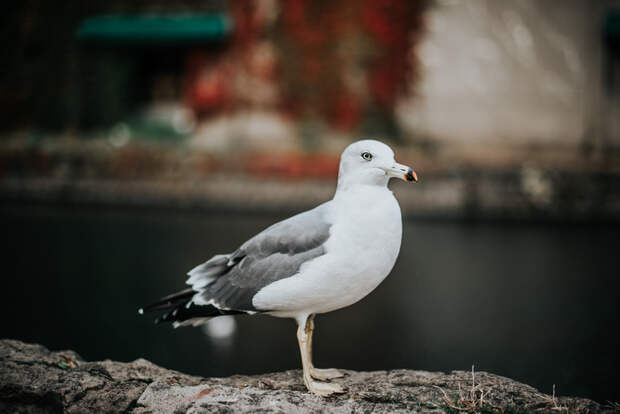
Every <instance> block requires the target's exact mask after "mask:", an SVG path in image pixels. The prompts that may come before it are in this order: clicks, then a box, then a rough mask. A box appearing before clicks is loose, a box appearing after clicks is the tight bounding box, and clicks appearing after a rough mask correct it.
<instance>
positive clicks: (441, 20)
mask: <svg viewBox="0 0 620 414" xmlns="http://www.w3.org/2000/svg"><path fill="white" fill-rule="evenodd" d="M619 4H620V2H618V1H598V2H597V1H582V0H567V1H561V2H558V1H539V0H520V1H512V0H506V1H498V0H442V1H437V2H436V4H435V6H434V7H432V8H431V9H429V10H428V12H427V16H426V25H427V30H428V31H427V34H426V36H425V38H424V39H423V40H422V43H421V45H420V46H419V47H418V49H417V50H416V51H415V53H416V55H415V56H412V58H417V59H419V60H420V62H421V67H422V69H421V71H422V78H421V80H420V81H419V82H418V83H417V84H416V85H417V86H416V88H415V89H414V90H412V91H410V95H409V97H407V98H406V99H403V100H402V101H401V102H400V105H399V107H398V114H399V119H400V123H401V125H403V127H404V129H405V130H406V131H407V133H408V134H409V136H410V138H411V139H412V140H416V139H417V140H419V139H430V140H431V141H434V142H440V143H445V144H462V145H491V146H504V147H505V146H522V147H523V146H534V145H535V146H554V147H569V148H578V147H581V146H582V144H584V143H588V142H591V143H592V144H593V145H595V146H597V145H598V146H600V145H601V142H607V143H611V145H612V146H616V147H618V146H620V137H618V136H617V134H616V133H615V132H613V131H610V130H609V126H608V124H609V122H608V121H609V120H608V119H607V118H606V117H609V116H610V115H605V113H613V108H612V110H611V111H608V109H609V108H608V107H609V106H610V105H612V106H613V105H614V104H613V102H610V101H608V100H607V99H606V98H605V96H604V94H603V88H604V85H603V82H602V79H601V61H602V53H603V42H602V40H601V16H602V14H603V12H604V11H605V10H607V9H609V8H611V7H612V6H614V5H616V6H617V5H619ZM615 105H616V106H617V102H616V103H615ZM603 109H605V110H604V111H603ZM616 112H617V110H616ZM610 135H612V136H610Z"/></svg>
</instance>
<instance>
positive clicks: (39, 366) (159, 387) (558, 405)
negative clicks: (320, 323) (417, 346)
mask: <svg viewBox="0 0 620 414" xmlns="http://www.w3.org/2000/svg"><path fill="white" fill-rule="evenodd" d="M346 373H347V376H346V377H345V378H343V379H342V380H340V381H339V382H340V383H341V384H342V385H344V386H345V387H346V388H347V389H348V392H347V393H346V394H344V395H340V396H335V397H330V398H319V397H316V396H314V395H311V394H309V393H308V392H307V391H306V389H305V387H304V385H303V383H302V381H301V373H300V372H299V371H286V372H278V373H272V374H264V375H256V376H243V375H235V376H232V377H229V378H200V377H193V376H190V375H185V374H182V373H180V372H176V371H172V370H168V369H165V368H161V367H158V366H157V365H154V364H152V363H150V362H149V361H146V360H144V359H138V360H136V361H133V362H129V363H123V362H114V361H109V360H106V361H100V362H86V361H84V360H83V359H82V358H81V357H80V356H79V355H78V354H76V353H75V352H73V351H59V352H52V351H49V350H48V349H47V348H45V347H44V346H42V345H34V344H26V343H23V342H20V341H15V340H1V341H0V412H3V413H4V412H7V413H8V412H11V413H63V412H67V413H94V412H101V413H103V412H106V413H128V412H131V413H202V412H208V413H229V412H240V413H245V412H247V413H256V412H262V413H267V412H279V413H280V412H286V413H288V412H295V413H306V412H308V413H310V412H312V413H321V412H330V413H352V412H356V413H357V412H364V413H370V412H372V413H400V412H408V413H412V412H413V413H443V412H448V413H459V412H463V413H492V412H498V413H529V412H539V413H540V412H554V413H558V412H567V413H568V412H570V413H606V412H608V413H611V412H617V410H618V409H619V408H620V407H618V406H602V405H600V404H598V403H596V402H594V401H591V400H587V399H583V398H568V397H555V396H551V395H546V394H543V393H541V392H539V391H537V390H536V389H534V388H532V387H530V386H528V385H525V384H521V383H519V382H516V381H513V380H510V379H508V378H504V377H500V376H497V375H493V374H489V373H486V372H464V371H453V372H451V373H449V374H446V373H441V372H426V371H411V370H393V371H376V372H354V371H346Z"/></svg>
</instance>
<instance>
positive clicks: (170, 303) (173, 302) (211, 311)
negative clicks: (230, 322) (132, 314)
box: [138, 288, 247, 328]
mask: <svg viewBox="0 0 620 414" xmlns="http://www.w3.org/2000/svg"><path fill="white" fill-rule="evenodd" d="M195 294H196V291H195V290H193V289H191V288H190V289H185V290H182V291H180V292H177V293H175V294H172V295H169V296H165V297H163V298H161V299H160V300H158V301H157V302H154V303H151V304H150V305H148V306H145V307H143V308H140V309H138V313H140V314H144V313H145V312H153V311H165V312H164V313H163V314H161V315H160V316H158V317H157V318H156V319H155V323H156V324H159V323H162V322H172V323H173V324H174V327H175V328H176V327H178V326H189V325H193V326H196V325H199V324H201V323H204V322H206V321H207V320H209V319H210V318H214V317H216V316H222V315H237V314H241V313H247V312H241V311H235V310H222V309H218V308H216V307H215V306H213V305H196V304H194V303H191V302H190V301H191V299H192V297H193V296H194V295H195Z"/></svg>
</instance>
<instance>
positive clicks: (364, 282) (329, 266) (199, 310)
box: [139, 140, 418, 396]
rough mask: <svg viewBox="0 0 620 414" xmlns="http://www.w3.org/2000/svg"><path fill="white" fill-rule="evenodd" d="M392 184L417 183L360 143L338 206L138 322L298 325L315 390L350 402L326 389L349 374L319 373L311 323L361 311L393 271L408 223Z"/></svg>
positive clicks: (209, 274)
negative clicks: (347, 310)
mask: <svg viewBox="0 0 620 414" xmlns="http://www.w3.org/2000/svg"><path fill="white" fill-rule="evenodd" d="M390 178H400V179H402V180H405V181H417V180H418V177H417V175H416V173H415V172H414V171H413V170H412V169H411V168H409V167H408V166H405V165H402V164H399V163H397V162H396V161H394V152H393V151H392V150H391V149H390V147H388V146H387V145H385V144H383V143H382V142H379V141H375V140H363V141H357V142H354V143H353V144H351V145H349V146H348V147H347V148H346V149H345V150H344V152H343V153H342V156H341V159H340V169H339V172H338V186H337V188H336V194H335V195H334V198H333V199H332V200H330V201H327V202H325V203H323V204H321V205H319V206H318V207H316V208H314V209H312V210H309V211H306V212H303V213H300V214H297V215H295V216H293V217H291V218H288V219H286V220H283V221H281V222H279V223H276V224H274V225H272V226H270V227H268V228H267V229H265V230H263V231H262V232H260V233H258V234H257V235H256V236H254V237H252V238H251V239H250V240H248V241H246V242H245V243H243V244H242V245H241V247H240V248H239V249H237V250H236V251H234V252H233V253H229V254H219V255H216V256H213V257H212V258H211V259H209V260H207V261H206V262H205V263H203V264H201V265H199V266H197V267H195V268H194V269H192V270H191V271H190V272H189V273H188V275H189V279H188V280H187V284H189V285H191V288H188V289H186V290H183V291H181V292H178V293H176V294H173V295H170V296H166V297H164V298H162V299H160V300H159V301H157V302H155V303H153V304H151V305H149V306H146V307H144V308H141V309H140V310H139V312H140V313H141V314H142V313H144V312H145V311H154V310H159V311H165V313H163V315H161V316H160V317H159V318H157V320H156V322H173V325H174V327H178V326H187V325H192V326H197V325H200V324H202V323H205V322H206V321H208V320H209V319H210V318H213V317H217V316H221V315H229V314H241V313H245V314H267V315H271V316H276V317H279V318H293V319H295V320H296V321H297V324H298V329H297V340H298V342H299V349H300V352H301V362H302V366H303V380H304V384H306V387H307V388H308V390H309V391H310V392H312V393H314V394H316V395H319V396H328V395H331V394H334V393H342V392H344V389H343V388H342V387H341V386H340V385H339V384H337V383H332V382H329V381H330V380H331V379H334V378H339V377H342V376H343V374H342V373H340V372H339V371H337V370H335V369H318V368H315V367H314V365H313V364H312V332H313V330H314V315H316V314H318V313H326V312H330V311H333V310H336V309H340V308H344V307H346V306H349V305H352V304H353V303H355V302H357V301H359V300H360V299H362V298H363V297H365V296H366V295H368V294H369V293H370V292H372V291H373V290H374V289H375V288H376V287H377V286H378V285H379V283H381V282H382V281H383V279H385V277H386V276H387V275H388V273H390V271H391V270H392V267H393V266H394V262H395V261H396V257H397V256H398V252H399V250H400V243H401V237H402V218H401V213H400V207H399V205H398V202H397V201H396V199H395V198H394V195H393V194H392V192H391V191H390V190H389V189H388V187H387V184H388V181H389V180H390Z"/></svg>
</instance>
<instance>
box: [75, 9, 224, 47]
mask: <svg viewBox="0 0 620 414" xmlns="http://www.w3.org/2000/svg"><path fill="white" fill-rule="evenodd" d="M231 30H232V22H231V20H230V19H229V18H228V16H227V15H225V14H193V13H192V14H178V15H138V16H96V17H90V18H88V19H86V20H84V21H83V22H82V23H81V24H80V26H79V27H78V29H77V31H76V36H77V38H78V39H79V40H84V41H97V42H103V43H148V44H157V43H164V44H170V43H175V44H177V43H208V42H213V41H217V40H222V39H224V38H226V37H227V36H228V35H229V34H230V32H231Z"/></svg>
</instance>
